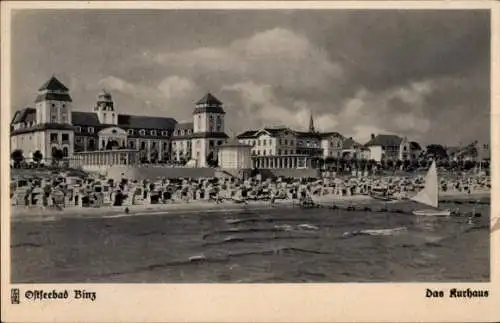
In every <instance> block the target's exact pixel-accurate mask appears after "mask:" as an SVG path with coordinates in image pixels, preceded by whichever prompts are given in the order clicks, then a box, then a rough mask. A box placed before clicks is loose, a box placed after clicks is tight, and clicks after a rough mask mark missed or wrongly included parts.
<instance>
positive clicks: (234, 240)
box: [203, 236, 319, 246]
mask: <svg viewBox="0 0 500 323" xmlns="http://www.w3.org/2000/svg"><path fill="white" fill-rule="evenodd" d="M318 238H319V237H314V236H285V237H279V236H278V237H245V238H243V237H227V238H225V239H224V240H222V241H214V242H206V243H204V244H203V246H215V245H224V244H230V243H239V242H243V243H245V242H251V243H256V242H266V241H273V240H300V239H318Z"/></svg>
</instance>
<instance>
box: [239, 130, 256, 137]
mask: <svg viewBox="0 0 500 323" xmlns="http://www.w3.org/2000/svg"><path fill="white" fill-rule="evenodd" d="M257 132H258V130H247V131H245V132H243V133H240V134H239V135H237V136H236V138H239V139H246V138H254V137H255V135H256V134H257Z"/></svg>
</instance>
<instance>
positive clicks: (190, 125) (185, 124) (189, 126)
mask: <svg viewBox="0 0 500 323" xmlns="http://www.w3.org/2000/svg"><path fill="white" fill-rule="evenodd" d="M175 129H193V123H192V122H182V123H177V124H176V125H175Z"/></svg>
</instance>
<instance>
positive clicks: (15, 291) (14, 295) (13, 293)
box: [10, 288, 20, 304]
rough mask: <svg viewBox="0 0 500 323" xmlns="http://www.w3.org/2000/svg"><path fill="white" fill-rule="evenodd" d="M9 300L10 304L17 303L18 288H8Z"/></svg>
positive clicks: (18, 301)
mask: <svg viewBox="0 0 500 323" xmlns="http://www.w3.org/2000/svg"><path fill="white" fill-rule="evenodd" d="M10 302H11V303H12V304H19V303H20V300H19V288H12V289H11V290H10Z"/></svg>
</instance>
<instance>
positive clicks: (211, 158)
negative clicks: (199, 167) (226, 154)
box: [207, 151, 219, 167]
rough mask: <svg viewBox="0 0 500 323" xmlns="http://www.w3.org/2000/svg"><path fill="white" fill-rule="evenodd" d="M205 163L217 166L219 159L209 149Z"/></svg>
mask: <svg viewBox="0 0 500 323" xmlns="http://www.w3.org/2000/svg"><path fill="white" fill-rule="evenodd" d="M207 164H208V166H209V167H217V166H218V165H219V161H218V160H217V157H216V156H215V154H214V152H213V151H211V152H210V153H209V154H208V156H207Z"/></svg>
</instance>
